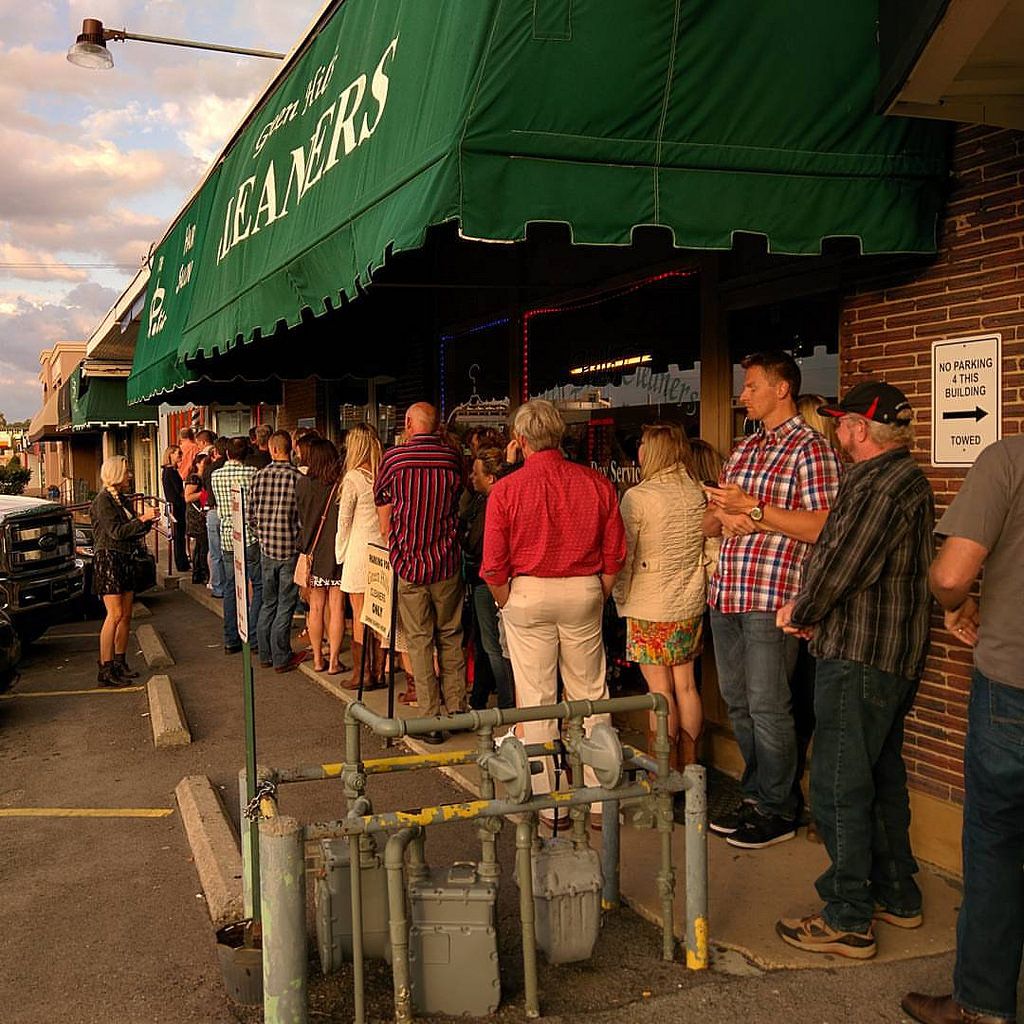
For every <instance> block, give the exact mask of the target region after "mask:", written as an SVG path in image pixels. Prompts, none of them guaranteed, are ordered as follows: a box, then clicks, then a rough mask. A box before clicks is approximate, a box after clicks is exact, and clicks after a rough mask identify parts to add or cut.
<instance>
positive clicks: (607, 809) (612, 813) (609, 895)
mask: <svg viewBox="0 0 1024 1024" xmlns="http://www.w3.org/2000/svg"><path fill="white" fill-rule="evenodd" d="M601 806H602V808H603V813H602V816H601V874H602V875H603V876H604V888H603V889H602V891H601V909H602V910H614V909H615V908H616V907H617V906H618V905H619V802H618V801H617V800H605V801H603V803H602V805H601Z"/></svg>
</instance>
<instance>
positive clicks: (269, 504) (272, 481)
mask: <svg viewBox="0 0 1024 1024" xmlns="http://www.w3.org/2000/svg"><path fill="white" fill-rule="evenodd" d="M298 479H299V471H298V470H297V469H296V468H295V467H294V466H293V465H292V464H291V463H290V462H284V461H277V460H275V461H273V462H269V463H268V464H267V465H266V466H264V467H263V469H260V470H257V472H256V475H255V476H254V477H253V478H252V484H251V485H250V487H249V507H248V512H249V522H250V523H252V525H253V526H254V527H255V528H256V535H257V536H258V537H259V539H260V551H261V552H262V553H263V554H264V555H265V556H266V557H267V558H272V559H274V560H275V561H278V562H283V561H285V560H286V559H289V558H293V557H294V556H295V555H296V554H297V553H298V550H299V506H298V503H297V502H296V501H295V481H296V480H298Z"/></svg>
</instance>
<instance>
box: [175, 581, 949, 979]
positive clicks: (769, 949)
mask: <svg viewBox="0 0 1024 1024" xmlns="http://www.w3.org/2000/svg"><path fill="white" fill-rule="evenodd" d="M182 590H184V591H186V592H187V593H188V594H189V595H190V596H191V597H192V598H193V599H195V600H197V601H198V602H199V603H200V604H202V605H203V606H204V607H206V608H208V609H209V610H210V611H213V612H215V613H217V614H221V613H222V612H221V602H220V601H218V600H216V599H214V598H212V597H210V596H209V593H208V591H207V590H206V589H205V587H200V586H193V585H192V584H190V583H185V582H183V583H182ZM299 670H300V671H301V672H302V673H303V674H305V675H306V676H307V677H308V678H309V679H311V680H312V681H313V682H315V683H316V684H317V685H318V686H320V687H322V688H323V689H324V690H325V691H327V692H328V693H330V694H332V695H333V696H335V697H337V698H339V699H340V700H342V701H345V702H346V703H348V702H351V701H353V700H354V699H355V696H356V695H355V693H354V692H353V691H350V690H345V689H343V688H342V687H341V686H339V685H338V683H337V679H336V677H331V676H328V675H327V674H326V673H318V672H314V671H313V668H312V666H311V664H310V663H309V662H303V663H302V664H301V665H300V666H299ZM402 689H404V676H403V675H402V673H400V672H399V673H396V695H397V693H398V692H401V691H402ZM364 703H365V704H366V705H367V707H369V708H370V709H371V710H373V711H375V712H377V713H378V714H381V715H386V714H387V691H386V690H375V691H372V692H370V693H366V694H364ZM418 714H419V711H418V709H417V708H415V707H413V708H408V707H406V706H405V705H403V704H399V703H398V702H397V699H396V717H399V718H413V717H416V716H417V715H418ZM403 742H404V743H405V745H406V746H407V747H408V748H409V749H410V750H412V751H413V752H415V753H418V754H428V755H436V754H437V753H439V752H451V751H455V750H463V749H470V748H472V747H473V746H474V745H475V738H474V737H473V736H471V735H469V734H467V733H461V734H457V735H455V736H452V737H451V738H449V739H448V740H447V741H446V742H445V743H444V744H442V745H439V746H432V745H428V744H425V743H422V742H420V741H419V740H416V739H415V738H412V737H406V738H405V739H404V741H403ZM340 753H341V752H339V756H340ZM440 770H441V771H442V772H444V773H445V774H447V775H448V776H449V777H450V778H452V779H453V780H454V781H455V782H456V783H457V784H458V785H459V786H461V787H462V788H463V789H465V790H467V791H468V792H470V793H472V794H474V795H475V796H479V771H478V769H477V768H476V767H475V766H459V767H451V768H442V769H440ZM595 841H596V839H595ZM673 860H674V864H675V868H676V878H677V890H676V921H675V931H676V934H677V936H678V937H680V938H682V937H683V932H684V930H685V919H684V914H683V910H684V904H683V893H682V889H681V881H682V880H683V879H685V877H686V875H685V856H684V850H683V830H682V829H681V828H679V829H677V830H676V832H675V833H674V836H673ZM827 863H828V857H827V854H826V853H825V848H824V846H822V845H821V844H820V843H815V842H811V841H809V840H808V839H807V838H806V832H805V830H803V829H801V830H800V831H799V833H798V834H797V838H796V839H795V840H793V841H791V842H787V843H782V844H780V845H778V846H774V847H769V848H768V849H765V850H759V851H745V850H739V849H737V848H735V847H732V846H729V845H728V844H727V843H726V842H725V841H724V840H723V839H720V838H718V837H715V836H712V837H710V839H709V874H710V891H709V915H708V916H709V924H710V932H711V934H710V940H711V948H712V952H713V960H714V959H717V960H718V964H717V966H720V967H722V968H724V969H726V970H732V969H735V961H734V958H729V957H727V956H724V955H723V954H725V953H726V952H727V951H733V952H736V953H739V954H741V955H742V956H743V957H744V958H746V959H747V960H748V961H749V962H750V963H751V964H753V965H755V966H756V967H757V968H761V969H763V970H776V969H801V968H819V969H820V968H822V967H825V966H827V967H851V966H856V965H857V964H858V963H861V962H858V961H852V960H848V959H845V958H843V957H840V956H822V955H820V954H813V953H804V952H802V951H800V950H798V949H794V948H792V947H791V946H788V945H786V944H785V943H784V942H782V940H781V939H779V938H778V936H777V935H776V934H775V922H776V920H777V919H778V918H780V917H802V916H804V915H806V914H808V913H812V912H813V911H815V910H817V909H818V908H819V907H820V901H819V900H818V897H817V894H816V893H815V890H814V880H815V879H816V878H817V877H818V875H820V874H821V873H822V871H824V869H825V867H826V865H827ZM621 864H622V871H621V892H622V898H623V900H624V902H626V903H627V904H628V905H629V906H630V907H632V909H633V910H635V911H636V912H637V913H638V914H639V915H640V916H641V917H644V918H646V919H647V920H649V921H651V922H652V923H653V924H655V925H658V926H659V927H660V925H661V905H660V901H659V899H658V893H657V885H656V875H657V871H658V867H659V852H658V842H657V838H656V836H655V835H654V834H653V833H652V832H649V831H647V830H637V829H635V828H633V827H632V826H631V825H630V824H629V823H628V822H627V823H625V824H624V825H623V828H622V833H621ZM918 883H919V884H920V886H921V890H922V892H923V894H924V907H925V922H924V925H923V926H922V927H921V928H918V929H915V930H913V931H906V930H902V929H899V928H894V927H892V926H891V925H886V924H878V925H877V926H876V935H877V938H878V955H877V957H876V958H875V960H874V961H872V962H875V963H880V962H881V963H885V962H893V961H901V960H910V959H914V958H916V957H922V956H931V955H934V954H938V953H947V952H950V951H952V950H953V949H955V947H956V914H957V910H958V908H959V904H960V887H959V883H958V882H957V881H956V880H954V879H951V878H949V877H948V876H946V875H944V874H942V873H940V872H938V871H937V870H935V869H932V868H930V867H928V866H927V865H924V864H922V865H921V871H920V874H919V875H918ZM729 965H731V966H729Z"/></svg>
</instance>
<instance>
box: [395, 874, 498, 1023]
mask: <svg viewBox="0 0 1024 1024" xmlns="http://www.w3.org/2000/svg"><path fill="white" fill-rule="evenodd" d="M497 897H498V887H497V884H496V883H495V882H488V881H482V880H481V879H480V878H478V877H477V873H476V865H475V864H465V863H463V864H455V865H453V866H452V867H451V868H447V869H435V870H433V871H431V872H430V873H429V875H428V876H427V877H426V878H423V879H421V880H418V881H414V882H411V883H410V885H409V903H410V905H411V911H412V924H411V925H410V927H409V988H410V993H411V996H412V1005H413V1008H414V1010H415V1011H416V1012H417V1013H421V1014H435V1013H436V1014H448V1015H449V1016H458V1015H460V1014H461V1015H466V1016H469V1017H486V1016H488V1015H489V1014H492V1013H494V1012H495V1011H496V1010H497V1009H498V1004H499V1003H500V1002H501V981H500V979H499V977H498V933H497V931H496V930H495V927H494V917H495V910H494V907H495V902H496V900H497Z"/></svg>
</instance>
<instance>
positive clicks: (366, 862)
mask: <svg viewBox="0 0 1024 1024" xmlns="http://www.w3.org/2000/svg"><path fill="white" fill-rule="evenodd" d="M348 844H349V841H348V839H345V838H342V839H324V840H322V841H321V843H320V856H321V858H322V867H321V868H320V870H319V871H318V872H317V873H316V876H315V878H316V881H315V884H314V903H315V907H316V944H317V948H318V950H319V951H320V966H321V968H322V969H323V972H324V974H330V973H331V972H332V971H336V970H338V968H339V967H341V965H342V964H343V963H345V962H347V961H351V959H352V879H351V874H350V868H349V856H348ZM360 847H361V851H360V858H359V859H360V868H361V870H360V878H361V879H362V887H363V956H366V957H374V958H377V959H384V960H387V961H388V963H390V962H391V935H390V932H389V929H388V921H389V916H388V879H387V872H386V871H385V869H384V863H383V861H382V860H381V857H380V855H379V853H378V852H377V844H376V842H375V841H374V839H373V837H372V836H362V837H360Z"/></svg>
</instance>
